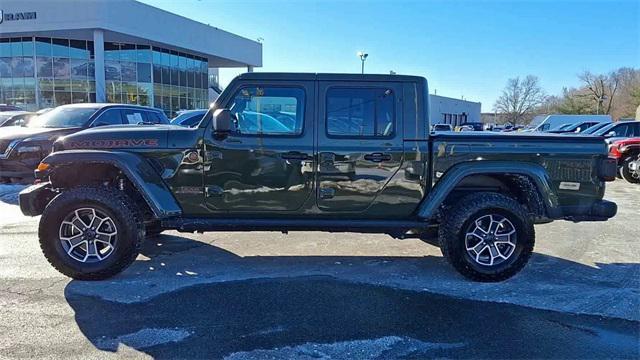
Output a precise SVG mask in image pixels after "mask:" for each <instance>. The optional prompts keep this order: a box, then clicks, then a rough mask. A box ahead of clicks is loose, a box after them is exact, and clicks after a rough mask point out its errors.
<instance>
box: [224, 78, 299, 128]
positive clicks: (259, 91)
mask: <svg viewBox="0 0 640 360" xmlns="http://www.w3.org/2000/svg"><path fill="white" fill-rule="evenodd" d="M304 96H305V94H304V90H302V89H300V88H294V87H246V88H242V89H240V90H238V92H237V93H236V94H235V96H234V98H233V100H232V101H231V103H230V104H229V105H228V108H229V110H231V113H233V114H234V115H235V117H236V119H237V123H236V127H237V130H238V133H239V134H241V135H300V134H302V124H303V118H304Z"/></svg>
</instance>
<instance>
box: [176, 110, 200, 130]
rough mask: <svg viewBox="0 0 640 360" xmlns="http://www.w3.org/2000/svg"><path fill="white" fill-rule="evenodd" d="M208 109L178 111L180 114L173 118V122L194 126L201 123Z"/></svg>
mask: <svg viewBox="0 0 640 360" xmlns="http://www.w3.org/2000/svg"><path fill="white" fill-rule="evenodd" d="M207 111H208V109H197V110H185V111H180V112H178V116H176V117H174V118H173V119H171V124H173V125H180V126H187V127H192V126H196V125H198V124H199V123H200V121H201V120H202V118H203V117H204V115H205V114H206V113H207Z"/></svg>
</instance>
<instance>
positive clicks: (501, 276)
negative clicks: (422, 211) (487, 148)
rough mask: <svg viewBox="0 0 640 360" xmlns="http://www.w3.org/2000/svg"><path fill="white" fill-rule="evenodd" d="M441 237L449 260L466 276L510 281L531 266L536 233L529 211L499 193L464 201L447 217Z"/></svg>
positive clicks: (479, 195) (467, 198) (457, 204)
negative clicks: (509, 279)
mask: <svg viewBox="0 0 640 360" xmlns="http://www.w3.org/2000/svg"><path fill="white" fill-rule="evenodd" d="M438 235H439V236H438V237H439V239H440V249H441V251H442V254H443V255H444V257H445V258H446V259H447V261H448V262H449V263H450V264H451V265H452V266H453V267H454V268H455V269H456V270H457V271H458V272H459V273H461V274H462V275H464V276H465V277H467V278H469V279H472V280H475V281H483V282H497V281H502V280H506V279H508V278H510V277H512V276H513V275H515V274H516V273H518V272H519V271H520V270H522V268H523V267H524V266H525V265H526V264H527V262H528V261H529V258H530V257H531V254H532V252H533V246H534V242H535V233H534V228H533V221H532V220H531V218H530V216H529V215H528V213H527V211H526V209H525V208H524V207H523V206H522V205H520V204H519V203H518V202H517V201H515V200H514V199H512V198H510V197H508V196H505V195H502V194H498V193H476V194H472V195H468V196H466V197H463V198H461V199H460V200H459V201H458V202H457V203H456V204H454V205H453V207H452V209H451V211H450V212H449V213H447V214H446V216H444V221H443V222H442V224H441V225H440V228H439V232H438Z"/></svg>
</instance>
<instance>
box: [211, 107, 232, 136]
mask: <svg viewBox="0 0 640 360" xmlns="http://www.w3.org/2000/svg"><path fill="white" fill-rule="evenodd" d="M211 120H212V122H213V134H214V135H215V136H216V137H217V138H224V137H226V136H227V135H229V133H231V132H234V131H235V130H236V123H235V121H234V118H233V114H231V111H229V110H228V109H218V110H216V111H214V112H213V118H212V119H211Z"/></svg>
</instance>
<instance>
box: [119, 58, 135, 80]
mask: <svg viewBox="0 0 640 360" xmlns="http://www.w3.org/2000/svg"><path fill="white" fill-rule="evenodd" d="M120 73H121V75H122V81H136V63H133V62H128V61H121V62H120Z"/></svg>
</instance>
